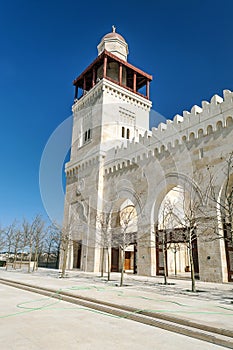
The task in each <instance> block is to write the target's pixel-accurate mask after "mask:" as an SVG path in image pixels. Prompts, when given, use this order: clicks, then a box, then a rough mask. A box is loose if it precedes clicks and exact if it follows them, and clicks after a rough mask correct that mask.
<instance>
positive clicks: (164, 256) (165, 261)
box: [162, 233, 168, 284]
mask: <svg viewBox="0 0 233 350" xmlns="http://www.w3.org/2000/svg"><path fill="white" fill-rule="evenodd" d="M162 250H163V269H164V284H167V275H168V274H167V259H166V242H165V237H164V233H163V242H162Z"/></svg>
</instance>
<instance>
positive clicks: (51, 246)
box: [43, 225, 61, 267]
mask: <svg viewBox="0 0 233 350" xmlns="http://www.w3.org/2000/svg"><path fill="white" fill-rule="evenodd" d="M60 240H61V235H60V230H59V229H58V228H57V226H56V225H50V226H49V227H48V229H47V232H46V236H45V239H44V248H43V252H44V253H45V254H46V267H48V266H49V262H50V259H51V256H53V257H55V260H56V267H58V260H59V250H60Z"/></svg>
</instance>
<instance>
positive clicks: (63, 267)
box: [61, 242, 68, 278]
mask: <svg viewBox="0 0 233 350" xmlns="http://www.w3.org/2000/svg"><path fill="white" fill-rule="evenodd" d="M67 256H68V242H67V243H66V247H65V250H64V255H63V262H62V270H61V278H64V277H65V273H66V263H67Z"/></svg>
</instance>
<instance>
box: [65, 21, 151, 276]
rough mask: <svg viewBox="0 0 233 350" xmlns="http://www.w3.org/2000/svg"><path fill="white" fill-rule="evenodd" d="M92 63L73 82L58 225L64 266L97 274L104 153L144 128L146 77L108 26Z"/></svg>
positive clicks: (147, 109) (148, 105)
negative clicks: (65, 250) (65, 240)
mask: <svg viewBox="0 0 233 350" xmlns="http://www.w3.org/2000/svg"><path fill="white" fill-rule="evenodd" d="M97 48H98V56H97V58H96V59H95V60H94V61H93V62H92V63H91V64H90V65H89V66H88V67H87V68H86V69H85V70H84V71H83V72H82V73H81V74H80V75H79V76H78V77H77V78H76V79H75V80H74V82H73V85H74V86H75V99H74V104H73V107H72V111H73V134H72V145H71V157H70V161H69V162H68V163H67V164H66V200H65V214H64V215H65V216H64V225H65V227H69V232H70V236H71V241H72V243H71V244H70V249H69V259H68V267H69V268H73V267H78V268H81V269H82V270H85V271H98V270H99V260H100V257H99V250H98V237H97V222H96V216H97V213H99V212H101V211H102V208H103V197H104V193H103V185H104V173H103V171H104V164H105V159H106V155H107V152H108V151H109V150H110V149H111V148H113V147H117V146H119V147H120V146H122V144H125V143H126V142H127V140H130V141H131V140H133V139H134V140H135V141H137V140H138V139H139V136H140V135H144V133H145V132H146V131H147V130H148V129H149V112H150V108H151V101H150V100H149V84H150V81H151V80H152V77H151V75H149V74H147V73H145V72H143V71H142V70H140V69H138V68H136V67H135V66H133V65H131V64H130V63H128V62H127V56H128V44H127V42H126V41H125V39H124V38H123V37H122V36H121V35H120V34H118V33H117V32H116V28H115V27H114V26H113V27H112V32H111V33H108V34H106V35H105V36H104V37H103V38H102V39H101V41H100V43H99V45H98V46H97Z"/></svg>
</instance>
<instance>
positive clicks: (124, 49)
mask: <svg viewBox="0 0 233 350" xmlns="http://www.w3.org/2000/svg"><path fill="white" fill-rule="evenodd" d="M97 49H98V55H100V54H101V53H102V52H103V51H104V50H106V51H108V52H111V53H113V54H114V55H116V56H117V57H119V58H121V59H122V60H124V61H127V56H128V53H129V50H128V44H127V42H126V41H125V39H124V38H123V36H122V35H120V34H118V33H117V32H116V27H115V26H112V32H111V33H108V34H106V35H105V36H104V37H103V38H102V39H101V41H100V43H99V45H98V46H97Z"/></svg>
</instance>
